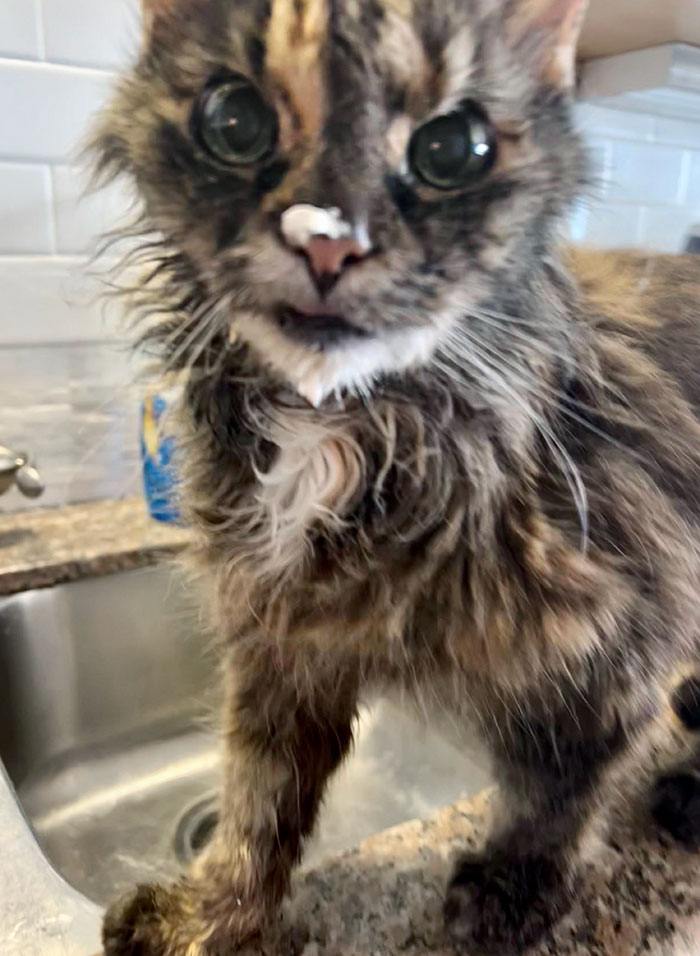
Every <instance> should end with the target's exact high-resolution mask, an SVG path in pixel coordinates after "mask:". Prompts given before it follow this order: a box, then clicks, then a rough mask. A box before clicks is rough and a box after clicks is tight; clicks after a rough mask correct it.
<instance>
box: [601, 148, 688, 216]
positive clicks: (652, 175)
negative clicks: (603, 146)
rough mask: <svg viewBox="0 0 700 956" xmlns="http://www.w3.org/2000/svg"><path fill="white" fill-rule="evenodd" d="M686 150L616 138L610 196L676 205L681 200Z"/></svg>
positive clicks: (625, 199) (613, 150)
mask: <svg viewBox="0 0 700 956" xmlns="http://www.w3.org/2000/svg"><path fill="white" fill-rule="evenodd" d="M682 171H683V150H681V149H677V148H674V147H672V146H651V145H650V146H647V145H646V144H642V143H633V142H629V143H626V142H621V141H616V142H613V144H612V159H611V166H610V180H609V182H608V184H607V195H608V196H609V197H610V198H611V199H614V200H618V201H622V202H637V203H639V202H644V203H661V204H667V205H673V204H674V203H676V202H678V200H679V183H680V180H681V173H682Z"/></svg>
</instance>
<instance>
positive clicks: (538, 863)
mask: <svg viewBox="0 0 700 956" xmlns="http://www.w3.org/2000/svg"><path fill="white" fill-rule="evenodd" d="M570 905H571V892H570V888H569V884H568V881H567V880H566V878H565V877H564V875H563V874H562V872H561V870H560V869H559V867H558V866H557V865H556V864H555V863H553V862H552V861H550V860H547V859H545V858H537V857H532V858H529V859H508V858H502V859H499V860H488V859H486V860H482V859H480V858H477V857H471V856H465V857H463V858H462V860H461V861H460V863H459V865H458V866H457V869H456V871H455V873H454V876H453V877H452V879H451V881H450V883H449V886H448V888H447V896H446V899H445V908H444V909H445V922H446V925H447V929H448V931H449V933H450V936H451V937H452V940H453V942H454V944H455V946H456V947H457V948H458V950H460V951H462V950H464V952H466V953H469V956H514V954H517V953H521V952H523V950H525V949H526V948H527V947H528V946H531V945H532V944H533V943H535V942H537V940H539V939H540V938H541V937H542V936H543V935H544V934H545V932H546V931H547V930H548V929H549V927H550V926H552V925H553V924H554V923H555V922H556V921H557V920H558V919H559V918H560V917H561V916H563V915H564V913H565V912H566V911H567V910H568V909H569V907H570Z"/></svg>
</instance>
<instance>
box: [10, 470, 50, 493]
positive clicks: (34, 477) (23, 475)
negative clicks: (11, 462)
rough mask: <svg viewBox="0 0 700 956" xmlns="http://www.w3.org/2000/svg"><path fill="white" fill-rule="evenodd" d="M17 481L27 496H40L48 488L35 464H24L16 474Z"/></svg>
mask: <svg viewBox="0 0 700 956" xmlns="http://www.w3.org/2000/svg"><path fill="white" fill-rule="evenodd" d="M15 482H16V484H17V487H18V488H19V490H20V491H21V492H22V494H23V495H24V497H25V498H40V497H41V496H42V495H43V493H44V491H45V489H46V485H45V484H44V482H43V480H42V478H41V475H40V474H39V472H38V471H37V470H36V468H35V467H34V466H33V465H22V467H21V468H20V469H19V470H18V471H17V474H16V475H15Z"/></svg>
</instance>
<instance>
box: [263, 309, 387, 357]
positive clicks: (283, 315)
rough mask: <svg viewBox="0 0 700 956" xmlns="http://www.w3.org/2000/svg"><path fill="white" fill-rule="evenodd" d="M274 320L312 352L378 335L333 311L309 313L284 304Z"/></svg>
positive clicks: (290, 336) (287, 333) (283, 330)
mask: <svg viewBox="0 0 700 956" xmlns="http://www.w3.org/2000/svg"><path fill="white" fill-rule="evenodd" d="M274 320H275V322H276V323H277V325H278V326H279V328H280V329H281V330H282V332H283V333H284V334H285V335H286V336H288V337H289V338H290V339H292V340H293V341H295V342H298V343H299V344H300V345H303V346H304V347H305V348H307V349H309V351H312V352H319V351H327V350H328V349H330V348H334V347H337V346H343V345H350V344H352V342H353V340H358V339H371V338H373V337H374V336H373V335H372V333H370V332H368V331H366V330H365V329H360V328H358V327H357V326H356V325H353V324H352V322H350V321H348V319H346V318H345V316H343V315H337V314H335V313H330V312H321V311H314V312H306V311H301V310H300V309H296V308H294V307H293V306H288V305H282V306H280V307H279V308H278V309H276V310H275V313H274Z"/></svg>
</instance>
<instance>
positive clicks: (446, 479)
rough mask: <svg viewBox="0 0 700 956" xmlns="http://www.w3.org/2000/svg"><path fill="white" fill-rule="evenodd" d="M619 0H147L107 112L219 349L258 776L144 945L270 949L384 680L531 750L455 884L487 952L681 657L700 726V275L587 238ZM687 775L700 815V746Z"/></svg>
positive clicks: (510, 746)
mask: <svg viewBox="0 0 700 956" xmlns="http://www.w3.org/2000/svg"><path fill="white" fill-rule="evenodd" d="M584 5H585V0H145V9H144V16H145V24H146V32H145V39H144V45H143V49H142V53H141V56H140V59H139V61H138V63H137V65H136V66H135V68H134V69H133V71H132V72H131V73H130V74H129V75H128V76H127V77H126V78H125V79H124V80H123V81H122V83H121V85H120V88H119V90H118V91H117V93H116V95H115V98H114V101H113V103H112V105H111V107H110V109H109V110H108V111H107V112H106V113H105V114H104V116H103V118H102V121H101V125H100V130H99V132H98V135H97V142H96V145H97V149H98V152H99V156H100V166H101V169H102V170H103V171H104V172H107V173H110V174H111V173H114V174H118V173H126V174H127V175H129V176H130V177H131V178H132V179H133V181H134V182H135V183H136V185H137V187H138V190H139V193H140V195H141V197H142V199H143V203H144V215H143V220H142V222H141V223H140V225H139V228H142V230H143V234H144V237H145V238H144V240H143V246H142V249H141V253H140V256H141V261H146V262H147V261H152V263H153V265H152V267H151V271H150V273H149V275H148V277H147V279H146V281H145V283H144V285H143V287H142V288H141V289H140V290H138V291H137V293H136V298H137V303H136V306H137V308H138V309H140V311H141V312H143V313H145V314H147V315H149V316H150V317H151V319H152V318H153V316H154V315H155V316H156V320H155V321H150V322H149V323H148V324H147V331H146V333H145V337H146V338H147V339H148V340H149V342H150V344H151V346H153V345H155V346H157V347H158V348H159V349H160V352H161V354H162V356H163V362H164V367H166V368H179V369H186V370H187V383H188V384H187V387H186V400H185V402H184V407H183V414H182V418H183V423H182V428H183V436H182V445H183V457H184V468H185V471H186V491H185V495H186V504H187V507H188V509H189V515H190V519H191V522H192V525H193V527H194V529H195V532H196V547H195V551H196V557H197V559H198V562H199V566H200V569H201V570H202V572H203V574H204V576H205V578H206V580H207V581H208V582H209V584H210V585H211V599H210V603H211V605H212V607H213V609H214V614H215V618H216V622H217V626H218V629H219V632H220V634H221V638H222V654H223V659H224V665H225V666H224V670H225V678H226V679H225V684H226V698H227V700H226V707H225V714H224V727H225V742H226V757H225V774H226V785H225V790H224V793H223V796H222V803H221V815H220V816H221V818H220V823H219V827H218V830H217V832H216V834H215V836H214V838H213V839H212V842H211V843H210V845H209V846H208V848H207V850H206V851H205V852H204V854H203V855H202V856H201V857H200V858H199V859H198V860H197V862H196V865H195V867H194V869H193V870H192V872H191V873H190V874H189V875H188V876H187V877H185V878H183V879H182V881H181V882H179V883H178V884H177V885H173V886H162V887H140V888H138V890H137V891H136V892H135V894H134V895H133V896H132V897H131V898H130V899H129V900H126V901H122V902H121V903H119V904H117V905H115V906H114V907H113V908H112V909H111V910H110V911H109V913H108V915H107V917H106V920H105V927H104V945H105V951H106V953H107V954H108V956H125V954H132V956H136V954H139V956H227V954H231V953H236V952H240V951H243V950H247V951H250V952H259V951H260V947H261V946H263V945H265V943H264V941H265V939H266V934H268V933H273V931H274V927H275V922H276V920H275V911H276V908H277V907H278V904H279V903H280V901H281V899H282V897H283V895H284V894H285V892H286V890H287V889H288V886H289V882H290V872H291V870H292V868H293V866H294V865H295V863H297V861H298V860H299V857H300V855H301V851H302V844H303V841H304V839H305V838H306V837H307V836H308V834H309V833H310V831H311V829H312V827H313V824H314V817H315V815H316V811H317V809H318V805H319V801H320V799H321V797H322V794H323V791H324V787H325V784H326V781H327V779H328V777H329V775H330V774H331V773H332V772H333V771H334V770H335V769H336V767H337V766H338V765H339V763H340V762H341V761H342V760H343V757H344V756H345V755H346V753H347V751H348V749H349V747H350V743H351V739H352V727H353V720H354V717H355V713H356V707H357V702H358V698H359V697H360V695H361V694H362V693H363V691H365V690H367V689H368V688H379V689H381V688H383V687H389V686H390V685H399V686H401V687H402V688H404V689H406V690H408V691H409V692H412V693H415V694H416V695H417V696H418V697H420V698H423V699H429V700H431V701H433V702H435V703H436V704H437V705H438V706H440V707H443V708H446V709H448V710H449V711H451V712H452V713H453V715H456V717H457V718H459V719H463V720H464V721H465V722H466V721H469V722H471V723H473V724H475V726H477V727H478V728H479V729H480V731H481V733H482V734H483V737H484V739H485V741H486V742H487V744H488V745H489V746H490V749H491V751H492V753H493V758H494V761H495V765H496V767H497V770H498V773H499V776H500V781H501V785H502V786H501V789H502V792H503V795H504V798H505V800H506V805H507V808H506V812H505V813H504V817H503V825H502V827H501V828H500V829H499V831H498V832H496V833H494V835H493V836H492V839H491V841H490V844H489V846H488V848H487V851H486V853H485V854H484V855H483V857H482V856H480V857H478V858H471V857H467V858H464V859H462V860H461V862H460V863H459V865H458V866H457V869H456V872H455V875H454V878H453V880H452V882H451V884H450V886H449V887H448V890H447V895H446V902H445V914H446V922H447V928H448V931H449V937H450V939H451V941H452V943H453V944H454V946H455V947H456V949H458V950H464V951H465V952H468V953H490V954H499V956H504V954H508V953H511V952H518V951H520V950H522V948H523V947H525V946H527V945H528V944H529V943H531V942H532V941H534V940H536V939H537V938H539V937H540V936H541V935H542V934H543V933H544V932H545V931H546V930H547V928H548V927H549V926H550V925H551V923H552V922H553V921H554V920H556V919H557V918H558V917H559V916H560V915H561V914H562V913H563V912H565V911H566V908H567V905H568V903H569V899H570V896H571V892H572V888H573V886H574V883H575V879H576V874H577V860H578V859H579V850H580V844H581V840H582V838H583V835H584V832H585V830H586V825H587V822H588V821H589V820H590V818H591V816H592V814H593V810H594V808H597V807H599V806H600V805H602V804H604V803H605V801H606V799H607V797H606V794H608V792H609V790H610V786H609V780H610V776H611V774H612V773H613V772H614V770H615V768H616V767H617V768H619V767H620V765H621V764H620V762H621V761H622V760H623V759H624V757H625V755H626V754H629V753H630V752H631V749H632V747H633V746H634V745H635V743H636V741H637V740H638V739H639V738H640V736H641V735H642V734H643V732H644V730H645V728H646V727H647V726H648V725H649V724H650V722H651V721H652V720H653V719H654V718H655V716H656V714H657V713H658V711H659V708H660V707H661V706H662V704H663V702H664V700H665V699H667V694H668V687H670V686H671V685H672V684H673V681H674V680H676V678H677V675H680V674H683V675H685V683H684V684H683V686H682V692H681V697H682V698H683V699H684V701H685V703H684V705H683V706H681V705H680V704H678V706H677V710H678V712H679V714H680V715H681V717H682V718H683V720H684V721H685V723H686V725H687V726H688V728H691V727H692V726H693V725H694V724H695V725H696V726H697V723H698V711H700V706H699V704H698V700H697V699H695V698H694V697H693V693H694V690H695V689H697V687H698V685H697V684H695V683H694V682H693V678H692V677H688V676H687V675H688V674H692V673H693V667H694V662H696V661H697V658H698V648H699V647H700V638H699V637H698V625H699V622H700V560H699V558H700V555H699V553H698V540H699V538H698V524H699V522H700V497H699V495H698V489H699V488H700V419H699V418H698V415H697V405H696V403H697V401H698V398H699V397H700V331H699V330H700V325H698V323H697V321H696V318H697V301H698V295H699V294H700V275H699V274H698V269H697V267H696V266H695V260H691V259H685V260H684V259H677V260H673V259H657V260H651V259H650V260H645V259H635V258H634V257H632V256H628V257H617V258H613V257H604V256H601V257H595V256H593V255H589V256H583V255H579V256H578V257H577V258H573V257H571V256H566V257H565V256H564V255H563V254H562V253H560V252H559V251H558V247H557V244H556V238H557V228H558V225H559V223H560V220H561V218H562V217H563V215H564V214H565V213H566V212H567V211H568V210H569V208H570V206H571V203H572V202H573V201H574V199H575V198H576V197H577V196H578V195H579V193H580V192H581V191H582V189H583V188H584V187H585V185H586V178H587V170H586V163H585V161H584V155H583V153H582V149H581V146H580V143H579V140H578V138H577V136H576V135H575V133H574V132H573V130H572V123H571V117H570V100H571V87H572V84H573V73H574V49H575V44H576V39H577V33H578V29H579V25H580V22H581V19H582V16H583V12H584ZM136 258H137V261H138V259H139V256H138V255H137V257H136ZM681 697H678V698H677V702H678V700H680V699H681ZM699 749H700V748H699ZM662 797H663V799H662V800H661V803H660V809H659V812H660V815H661V816H662V817H663V819H664V822H665V823H666V824H667V825H668V826H669V827H670V828H671V829H672V830H673V831H674V832H675V833H676V834H677V835H678V836H679V837H682V838H683V839H685V840H686V841H687V842H688V843H690V844H691V845H692V844H693V843H697V841H698V838H699V837H700V812H699V810H698V804H699V802H700V774H698V773H696V770H695V769H694V768H693V764H692V761H691V763H690V764H689V765H688V767H686V768H685V769H684V770H683V772H682V773H681V772H680V771H678V772H675V773H671V775H670V776H668V777H667V778H666V779H665V780H664V783H663V793H662ZM446 945H447V943H446Z"/></svg>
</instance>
